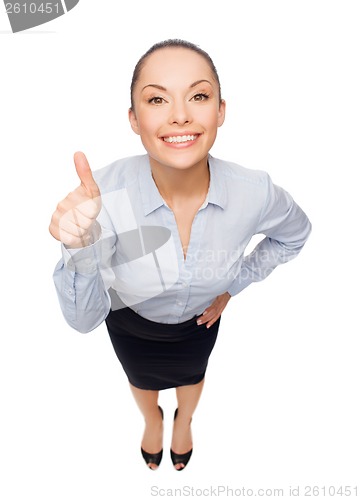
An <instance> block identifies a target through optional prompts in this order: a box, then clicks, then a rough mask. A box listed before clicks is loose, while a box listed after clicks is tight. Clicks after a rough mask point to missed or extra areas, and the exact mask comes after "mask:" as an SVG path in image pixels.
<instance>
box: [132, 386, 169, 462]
mask: <svg viewBox="0 0 361 500" xmlns="http://www.w3.org/2000/svg"><path fill="white" fill-rule="evenodd" d="M130 388H131V391H132V393H133V396H134V399H135V400H136V402H137V405H138V407H139V409H140V411H141V412H142V414H143V416H144V420H145V429H144V434H143V439H142V444H141V447H142V448H143V450H145V451H147V452H148V453H158V452H159V451H160V450H161V449H162V448H163V421H162V416H161V413H160V411H159V408H158V395H159V391H148V390H144V389H139V388H138V387H135V386H134V385H132V384H130ZM149 467H150V468H152V469H156V468H157V467H158V466H157V465H156V464H149Z"/></svg>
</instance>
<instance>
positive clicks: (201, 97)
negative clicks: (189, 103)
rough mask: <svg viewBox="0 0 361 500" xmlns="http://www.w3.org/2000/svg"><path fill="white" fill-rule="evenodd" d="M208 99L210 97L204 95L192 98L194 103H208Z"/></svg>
mask: <svg viewBox="0 0 361 500" xmlns="http://www.w3.org/2000/svg"><path fill="white" fill-rule="evenodd" d="M208 98H209V95H208V94H204V93H200V94H196V95H195V96H193V97H192V99H193V101H196V102H201V101H206V100H207V99H208Z"/></svg>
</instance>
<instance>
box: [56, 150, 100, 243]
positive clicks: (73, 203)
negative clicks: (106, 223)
mask: <svg viewBox="0 0 361 500" xmlns="http://www.w3.org/2000/svg"><path fill="white" fill-rule="evenodd" d="M74 163H75V169H76V172H77V174H78V177H79V179H80V186H78V187H77V188H76V189H75V191H72V192H71V193H69V194H68V196H67V197H66V198H64V199H63V200H62V201H61V202H60V203H58V206H57V207H56V210H55V212H54V213H53V216H52V218H51V222H50V226H49V231H50V234H51V235H52V236H53V237H54V238H55V239H56V240H58V241H61V242H62V243H64V244H65V245H67V246H68V247H69V248H81V247H85V246H87V245H89V244H91V234H92V229H93V227H94V224H95V220H96V218H97V216H98V214H99V212H100V209H101V197H100V191H99V188H98V186H97V183H96V182H95V180H94V178H93V174H92V171H91V169H90V166H89V163H88V160H87V159H86V156H85V154H84V153H81V152H77V153H75V154H74Z"/></svg>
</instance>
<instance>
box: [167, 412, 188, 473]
mask: <svg viewBox="0 0 361 500" xmlns="http://www.w3.org/2000/svg"><path fill="white" fill-rule="evenodd" d="M177 415H178V408H177V409H176V411H175V412H174V420H175V419H176V418H177ZM192 452H193V448H191V449H190V450H189V451H187V453H174V451H173V450H172V448H171V449H170V457H171V459H172V462H173V465H177V464H183V467H181V468H180V469H175V470H177V471H181V470H183V469H185V467H186V465H187V463H188V462H189V460H190V458H191V455H192Z"/></svg>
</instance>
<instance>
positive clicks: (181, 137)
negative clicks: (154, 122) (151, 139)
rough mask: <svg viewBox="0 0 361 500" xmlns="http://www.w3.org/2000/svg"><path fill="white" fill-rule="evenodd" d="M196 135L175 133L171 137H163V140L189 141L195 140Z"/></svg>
mask: <svg viewBox="0 0 361 500" xmlns="http://www.w3.org/2000/svg"><path fill="white" fill-rule="evenodd" d="M197 137H198V135H175V136H172V137H163V141H164V142H189V141H195V140H196V139H197Z"/></svg>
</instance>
